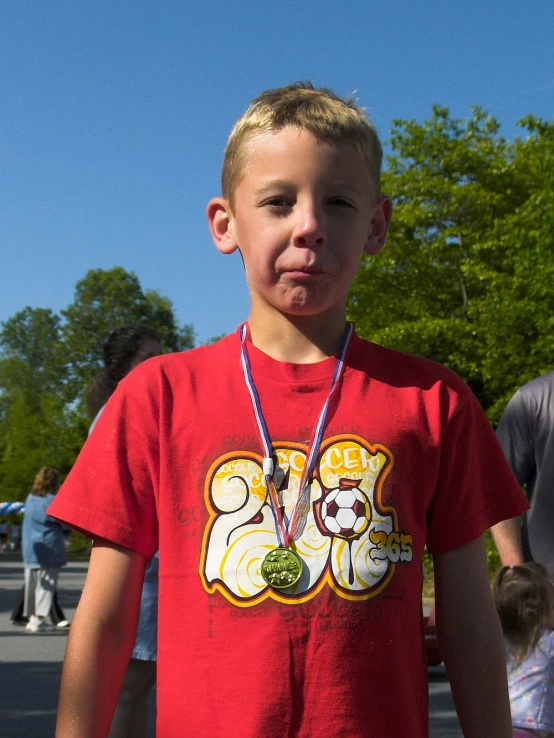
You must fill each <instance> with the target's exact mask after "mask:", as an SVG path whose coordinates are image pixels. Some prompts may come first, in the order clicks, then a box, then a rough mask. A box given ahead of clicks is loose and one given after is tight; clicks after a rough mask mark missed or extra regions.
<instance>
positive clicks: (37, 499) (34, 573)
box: [22, 466, 68, 633]
mask: <svg viewBox="0 0 554 738" xmlns="http://www.w3.org/2000/svg"><path fill="white" fill-rule="evenodd" d="M60 485H61V477H60V473H59V472H58V471H57V470H56V469H53V468H52V467H50V466H43V467H42V468H41V470H40V471H39V472H38V474H37V475H36V477H35V480H34V482H33V487H32V490H31V494H30V495H29V496H28V497H27V499H26V501H25V514H24V516H23V531H22V532H23V564H24V566H25V597H24V604H23V614H24V615H25V616H27V617H28V618H29V621H28V623H27V625H26V626H25V627H26V629H27V630H28V631H31V632H32V633H38V632H40V631H44V630H47V629H48V625H47V623H46V620H45V619H46V617H47V615H48V614H49V613H50V610H51V609H52V606H53V603H54V595H55V593H56V586H57V583H58V575H59V573H60V569H61V567H62V566H64V565H65V564H66V562H67V556H66V550H65V541H64V531H66V530H68V529H67V528H66V527H65V526H62V525H61V524H60V523H59V522H58V521H57V520H54V518H51V517H50V516H49V515H47V514H46V510H47V509H48V506H49V505H50V503H51V502H52V500H53V499H54V496H55V494H56V492H57V491H58V489H59V488H60Z"/></svg>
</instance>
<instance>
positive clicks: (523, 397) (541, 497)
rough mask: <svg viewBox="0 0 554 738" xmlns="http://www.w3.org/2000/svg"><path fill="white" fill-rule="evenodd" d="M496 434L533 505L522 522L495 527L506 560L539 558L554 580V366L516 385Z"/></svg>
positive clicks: (496, 540)
mask: <svg viewBox="0 0 554 738" xmlns="http://www.w3.org/2000/svg"><path fill="white" fill-rule="evenodd" d="M497 436H498V439H499V441H500V443H501V445H502V448H503V449H504V453H505V454H506V458H507V459H508V462H509V464H510V466H511V468H512V471H513V472H514V474H515V476H516V477H517V479H518V481H519V483H520V484H521V485H522V486H524V487H525V488H526V492H527V497H528V499H529V502H530V504H531V509H530V510H529V512H528V513H527V514H526V516H525V518H524V521H523V525H521V523H520V520H519V518H512V519H511V520H504V521H503V522H501V523H498V524H497V525H495V526H494V527H493V528H492V534H493V537H494V541H495V543H496V547H497V548H498V552H499V554H500V558H501V560H502V563H503V564H504V565H510V564H520V563H523V562H524V561H538V562H539V563H541V564H543V566H545V567H546V569H547V570H548V573H549V576H550V578H551V579H553V580H554V371H551V372H549V373H548V374H544V375H543V376H541V377H538V378H537V379H533V380H532V381H531V382H529V383H528V384H526V385H524V386H523V387H520V389H518V391H517V392H516V393H515V395H514V396H513V397H512V399H511V400H510V402H509V403H508V405H507V407H506V410H505V411H504V414H503V415H502V418H501V420H500V423H499V425H498V430H497Z"/></svg>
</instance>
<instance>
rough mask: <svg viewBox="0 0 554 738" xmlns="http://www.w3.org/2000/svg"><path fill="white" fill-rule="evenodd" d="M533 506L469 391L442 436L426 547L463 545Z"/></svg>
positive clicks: (432, 549) (440, 548) (440, 550)
mask: <svg viewBox="0 0 554 738" xmlns="http://www.w3.org/2000/svg"><path fill="white" fill-rule="evenodd" d="M528 508H529V503H528V502H527V499H526V498H525V495H524V494H523V492H522V490H521V487H520V486H519V484H518V482H517V480H516V479H515V477H514V475H513V473H512V471H511V469H510V467H509V465H508V463H507V461H506V458H505V456H504V453H503V452H502V448H501V447H500V444H499V443H498V440H497V438H496V436H495V433H494V431H493V429H492V427H491V425H490V423H489V421H488V419H487V417H486V415H485V414H484V412H483V410H482V409H481V407H480V405H479V403H478V402H477V400H476V398H475V397H474V395H473V394H472V393H471V392H469V390H468V392H467V395H466V396H465V397H464V399H463V401H462V402H461V403H460V407H459V409H457V410H456V411H455V412H454V413H453V415H452V417H451V418H450V419H449V421H448V422H447V424H446V428H445V431H444V434H443V437H442V442H441V449H440V465H439V471H438V475H437V482H436V488H435V495H434V498H433V502H432V504H431V506H430V509H429V512H428V517H427V548H428V549H429V551H430V552H431V553H433V554H435V553H443V552H445V551H450V550H452V549H455V548H459V547H460V546H464V545H465V544H467V543H470V542H471V541H473V540H475V539H476V538H478V537H479V536H480V535H482V534H483V533H484V532H485V531H486V529H487V528H490V527H491V526H492V525H495V524H496V523H498V522H500V521H501V520H506V519H508V518H514V517H516V516H517V515H521V514H522V513H524V512H525V511H526V510H528Z"/></svg>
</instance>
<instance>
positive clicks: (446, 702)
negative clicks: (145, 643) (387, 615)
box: [0, 553, 462, 738]
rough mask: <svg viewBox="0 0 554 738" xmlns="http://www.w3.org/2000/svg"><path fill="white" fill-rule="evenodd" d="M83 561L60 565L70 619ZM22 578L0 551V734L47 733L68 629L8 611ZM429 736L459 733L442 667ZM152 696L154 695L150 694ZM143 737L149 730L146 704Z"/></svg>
mask: <svg viewBox="0 0 554 738" xmlns="http://www.w3.org/2000/svg"><path fill="white" fill-rule="evenodd" d="M86 568H87V565H86V563H83V562H76V561H75V562H70V563H69V564H68V565H67V566H66V567H64V569H62V572H61V575H60V580H59V593H58V594H59V599H60V604H61V606H62V608H63V610H64V611H65V613H66V616H68V618H69V619H70V620H71V618H72V617H73V612H74V611H75V607H76V606H77V602H78V601H79V596H80V594H81V590H82V587H83V582H84V578H85V575H86ZM22 583H23V565H22V564H21V562H20V561H18V560H17V559H16V557H15V556H14V555H10V554H1V553H0V735H1V736H2V738H52V736H53V735H54V726H55V722H56V704H57V700H58V691H59V686H60V676H61V667H62V661H63V656H64V652H65V644H66V640H67V632H64V631H56V630H52V631H51V632H48V633H41V634H34V633H27V632H26V631H25V630H24V629H23V628H22V627H21V626H14V625H12V624H11V623H10V620H9V616H10V613H11V610H12V607H13V604H14V602H15V599H16V597H17V594H18V590H19V589H20V588H21V585H22ZM429 695H430V723H431V730H430V738H462V733H461V731H460V728H459V726H458V721H457V718H456V714H455V712H454V708H453V705H452V698H451V695H450V688H449V685H448V680H447V678H446V674H445V671H444V669H443V668H442V667H440V666H439V667H433V668H431V669H429ZM152 702H153V700H152ZM150 707H151V709H150V726H149V734H148V738H152V737H153V735H154V730H153V712H154V710H153V704H151V705H150Z"/></svg>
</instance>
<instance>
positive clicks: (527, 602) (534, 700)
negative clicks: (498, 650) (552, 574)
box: [493, 562, 554, 738]
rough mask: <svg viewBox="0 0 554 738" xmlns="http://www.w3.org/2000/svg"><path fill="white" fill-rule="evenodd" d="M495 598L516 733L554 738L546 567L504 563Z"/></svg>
mask: <svg viewBox="0 0 554 738" xmlns="http://www.w3.org/2000/svg"><path fill="white" fill-rule="evenodd" d="M493 591H494V601H495V604H496V609H497V611H498V615H499V617H500V623H501V625H502V630H503V632H504V639H505V642H506V654H507V666H508V688H509V692H510V707H511V711H512V724H513V725H514V727H515V728H517V729H518V731H515V732H514V736H522V738H523V736H536V737H537V738H538V737H540V738H554V732H553V731H554V633H553V632H552V628H553V627H554V609H553V607H554V596H553V592H552V584H551V582H550V580H549V578H548V573H547V571H546V569H545V568H544V566H542V565H541V564H538V563H534V562H532V563H529V564H520V565H515V566H503V567H502V568H501V569H500V570H499V571H498V572H497V574H496V578H495V581H494V587H493Z"/></svg>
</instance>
